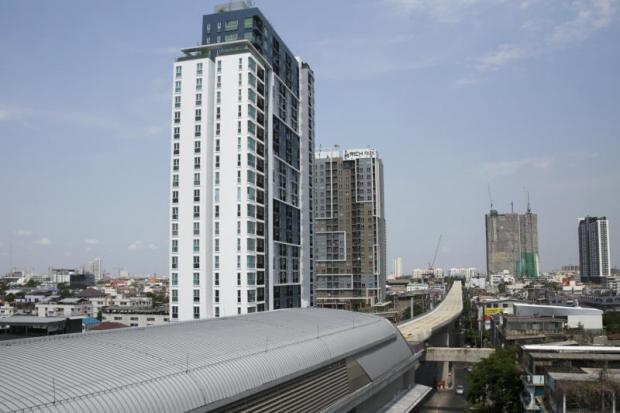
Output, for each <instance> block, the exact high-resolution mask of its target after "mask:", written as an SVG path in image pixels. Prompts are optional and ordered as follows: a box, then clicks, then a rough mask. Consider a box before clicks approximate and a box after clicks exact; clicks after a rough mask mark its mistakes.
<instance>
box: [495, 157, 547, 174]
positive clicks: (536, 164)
mask: <svg viewBox="0 0 620 413" xmlns="http://www.w3.org/2000/svg"><path fill="white" fill-rule="evenodd" d="M554 163H555V161H554V159H552V158H524V159H516V160H510V161H493V162H487V163H485V164H484V165H483V167H484V170H485V171H486V173H487V175H489V176H491V177H494V176H509V175H515V174H517V173H518V172H520V171H522V170H523V169H537V170H547V169H549V168H550V167H551V166H553V164H554Z"/></svg>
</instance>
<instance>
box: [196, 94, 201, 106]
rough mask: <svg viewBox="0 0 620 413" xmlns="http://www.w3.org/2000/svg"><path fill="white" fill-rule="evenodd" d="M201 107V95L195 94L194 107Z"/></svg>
mask: <svg viewBox="0 0 620 413" xmlns="http://www.w3.org/2000/svg"><path fill="white" fill-rule="evenodd" d="M201 105H202V93H196V106H201Z"/></svg>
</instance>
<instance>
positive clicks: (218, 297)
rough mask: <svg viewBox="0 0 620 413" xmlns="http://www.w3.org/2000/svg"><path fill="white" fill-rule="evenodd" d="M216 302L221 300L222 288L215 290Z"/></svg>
mask: <svg viewBox="0 0 620 413" xmlns="http://www.w3.org/2000/svg"><path fill="white" fill-rule="evenodd" d="M215 302H216V303H219V302H220V290H215Z"/></svg>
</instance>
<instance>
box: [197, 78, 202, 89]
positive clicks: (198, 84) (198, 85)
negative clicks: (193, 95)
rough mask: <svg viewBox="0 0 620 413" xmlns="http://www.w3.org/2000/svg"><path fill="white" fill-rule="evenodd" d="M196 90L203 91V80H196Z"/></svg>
mask: <svg viewBox="0 0 620 413" xmlns="http://www.w3.org/2000/svg"><path fill="white" fill-rule="evenodd" d="M196 90H202V78H201V77H199V78H197V79H196Z"/></svg>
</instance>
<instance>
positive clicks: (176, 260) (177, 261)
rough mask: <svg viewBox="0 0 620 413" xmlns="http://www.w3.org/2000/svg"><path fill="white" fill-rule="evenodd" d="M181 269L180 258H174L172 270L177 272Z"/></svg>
mask: <svg viewBox="0 0 620 413" xmlns="http://www.w3.org/2000/svg"><path fill="white" fill-rule="evenodd" d="M177 268H179V257H172V269H173V270H176V269H177Z"/></svg>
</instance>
